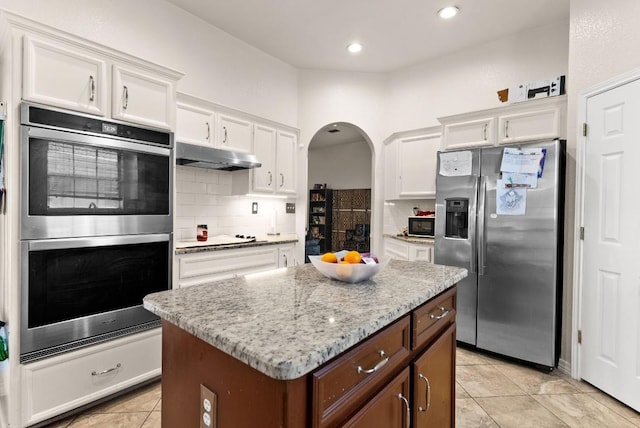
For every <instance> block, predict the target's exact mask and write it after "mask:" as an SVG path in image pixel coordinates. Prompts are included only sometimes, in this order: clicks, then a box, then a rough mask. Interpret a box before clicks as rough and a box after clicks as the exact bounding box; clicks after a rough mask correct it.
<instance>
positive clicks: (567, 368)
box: [558, 358, 571, 376]
mask: <svg viewBox="0 0 640 428" xmlns="http://www.w3.org/2000/svg"><path fill="white" fill-rule="evenodd" d="M558 371H560V373H563V374H566V375H567V376H571V363H570V362H568V361H567V360H563V359H562V358H560V360H559V361H558Z"/></svg>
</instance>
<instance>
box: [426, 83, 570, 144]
mask: <svg viewBox="0 0 640 428" xmlns="http://www.w3.org/2000/svg"><path fill="white" fill-rule="evenodd" d="M566 105H567V98H566V95H561V96H558V97H548V98H541V99H537V100H531V101H524V102H521V103H514V104H510V105H507V106H504V107H499V108H495V109H490V110H483V111H478V112H473V113H465V114H460V115H455V116H448V117H444V118H440V119H439V120H440V123H442V146H441V147H442V150H457V149H462V148H471V147H482V146H496V145H501V144H515V143H523V142H528V141H537V140H546V139H552V138H566V129H565V128H566Z"/></svg>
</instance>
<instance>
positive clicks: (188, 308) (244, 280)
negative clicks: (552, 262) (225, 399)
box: [144, 260, 467, 379]
mask: <svg viewBox="0 0 640 428" xmlns="http://www.w3.org/2000/svg"><path fill="white" fill-rule="evenodd" d="M466 276H467V270H466V269H463V268H457V267H449V266H441V265H434V264H431V263H428V262H406V261H400V260H391V261H390V262H389V264H388V265H387V266H385V268H384V269H382V270H381V271H380V272H379V273H378V274H377V275H376V276H374V277H373V278H372V279H371V280H368V281H364V282H360V283H357V284H348V283H344V282H340V281H335V280H331V279H329V278H326V277H324V276H322V274H320V273H319V272H318V271H317V270H316V269H315V268H314V267H313V266H312V265H311V264H306V265H302V266H296V267H293V268H288V269H284V270H275V271H271V272H266V273H262V274H257V275H250V276H248V277H241V278H234V279H230V280H225V281H218V282H214V283H211V284H205V285H200V286H194V287H189V288H184V289H178V290H171V291H165V292H160V293H153V294H150V295H148V296H146V297H145V298H144V307H145V308H146V309H148V310H149V311H151V312H153V313H155V314H157V315H159V316H160V317H161V318H163V319H165V320H167V321H169V322H171V323H173V324H175V325H177V326H178V327H180V328H182V329H184V330H186V331H187V332H189V333H191V334H193V335H195V336H196V337H198V338H200V339H202V340H204V341H205V342H207V343H209V344H211V345H213V346H215V347H216V348H218V349H220V350H222V351H224V352H226V353H227V354H229V355H231V356H233V357H235V358H236V359H238V360H240V361H242V362H244V363H246V364H248V365H249V366H251V367H253V368H255V369H257V370H259V371H260V372H262V373H264V374H266V375H268V376H270V377H272V378H275V379H296V378H298V377H301V376H303V375H305V374H307V373H309V372H310V371H312V370H313V369H315V368H317V367H318V366H320V365H321V364H323V363H324V362H326V361H328V360H330V359H331V358H333V357H335V356H337V355H339V354H340V353H342V352H343V351H345V350H346V349H348V348H350V347H351V346H353V345H355V344H356V343H358V342H360V341H362V340H363V339H365V338H366V337H368V336H370V335H372V334H373V333H375V332H376V331H378V330H380V329H381V328H383V327H385V326H386V325H388V324H390V323H391V322H393V321H395V320H396V319H398V318H400V317H401V316H403V315H405V314H406V313H408V312H410V311H411V310H412V309H414V308H416V307H417V306H419V305H421V304H422V303H424V302H426V301H427V300H429V299H431V298H432V297H434V296H436V295H437V294H439V293H440V292H442V291H444V290H446V289H447V288H449V287H451V286H452V285H454V284H455V283H457V282H458V281H460V280H461V279H462V278H464V277H466Z"/></svg>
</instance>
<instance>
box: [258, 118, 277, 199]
mask: <svg viewBox="0 0 640 428" xmlns="http://www.w3.org/2000/svg"><path fill="white" fill-rule="evenodd" d="M276 134H277V133H276V130H275V129H273V128H269V127H268V126H262V125H256V126H255V130H254V139H253V154H254V155H256V157H257V158H258V160H259V161H260V162H261V163H262V166H261V167H260V168H254V169H253V170H252V173H253V189H252V190H253V191H254V192H267V193H272V192H273V191H274V189H275V183H276Z"/></svg>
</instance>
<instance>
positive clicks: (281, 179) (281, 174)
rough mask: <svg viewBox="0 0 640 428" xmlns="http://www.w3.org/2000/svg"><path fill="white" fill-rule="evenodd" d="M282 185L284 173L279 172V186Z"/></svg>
mask: <svg viewBox="0 0 640 428" xmlns="http://www.w3.org/2000/svg"><path fill="white" fill-rule="evenodd" d="M282 186H284V174H283V173H280V187H282Z"/></svg>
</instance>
